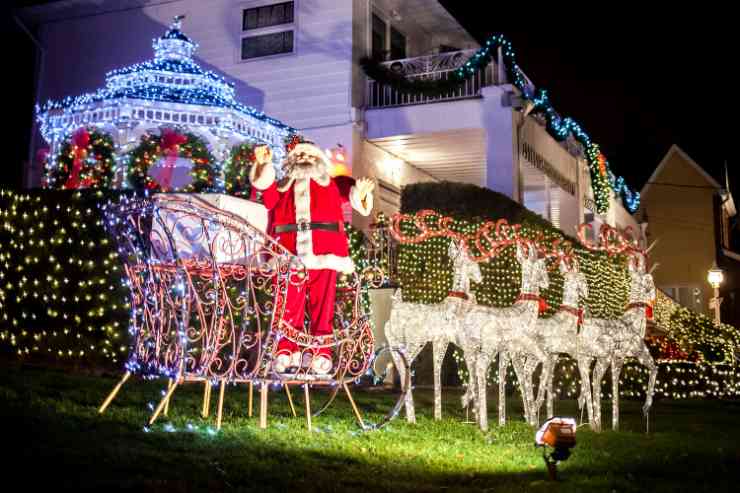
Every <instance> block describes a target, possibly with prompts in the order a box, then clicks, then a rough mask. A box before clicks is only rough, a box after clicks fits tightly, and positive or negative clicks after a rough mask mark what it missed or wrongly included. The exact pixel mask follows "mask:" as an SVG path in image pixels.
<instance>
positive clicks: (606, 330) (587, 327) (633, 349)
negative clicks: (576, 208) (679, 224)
mask: <svg viewBox="0 0 740 493" xmlns="http://www.w3.org/2000/svg"><path fill="white" fill-rule="evenodd" d="M584 226H585V225H583V226H581V228H579V238H580V240H581V243H582V244H583V245H584V246H586V247H587V248H589V249H591V250H598V251H603V252H607V253H608V254H610V255H615V254H625V253H626V254H628V255H629V257H628V259H629V263H628V270H629V275H630V290H629V299H628V303H627V306H626V308H625V310H624V314H623V315H622V316H621V317H619V318H615V319H603V318H595V317H586V318H585V319H584V321H583V327H582V328H581V330H580V332H579V333H578V347H577V350H576V358H577V360H578V366H579V368H580V369H581V378H582V381H581V389H582V396H583V398H585V400H586V406H587V409H588V413H589V417H590V420H591V427H592V428H593V429H594V430H596V431H600V430H601V380H602V378H603V376H604V372H605V371H606V368H608V367H609V366H611V369H612V388H613V390H612V427H613V428H614V429H615V430H616V429H618V428H619V377H620V374H621V372H622V366H623V364H624V360H625V359H626V358H628V357H632V358H636V359H637V360H638V361H639V362H640V364H642V365H643V366H645V367H647V368H648V369H649V371H650V375H649V378H648V386H647V392H646V396H645V405H644V406H643V413H644V414H645V415H646V416H647V413H648V411H649V410H650V406H651V405H652V402H653V392H654V389H655V380H656V377H657V375H658V367H657V365H656V364H655V361H654V360H653V357H652V356H651V355H650V350H649V349H648V347H647V344H646V343H645V331H646V327H647V315H648V313H649V312H651V311H652V305H653V301H654V299H655V285H654V284H653V276H652V275H651V274H650V273H648V272H645V263H646V261H647V260H646V259H647V252H646V251H645V250H641V249H640V248H638V247H637V246H636V244H635V243H634V241H633V240H632V238H631V237H630V236H629V235H628V234H620V233H619V232H618V231H616V230H615V229H613V228H610V227H609V226H608V225H602V227H601V231H600V234H599V238H600V244H599V245H593V244H590V243H589V242H588V241H587V240H586V239H585V235H584V234H583V231H584ZM593 360H596V365H595V367H594V370H593V376H592V381H591V382H589V381H588V380H587V379H588V375H587V373H586V372H587V371H588V369H589V368H590V367H591V362H592V361H593ZM584 370H586V372H584ZM589 383H591V385H589ZM591 387H593V389H591Z"/></svg>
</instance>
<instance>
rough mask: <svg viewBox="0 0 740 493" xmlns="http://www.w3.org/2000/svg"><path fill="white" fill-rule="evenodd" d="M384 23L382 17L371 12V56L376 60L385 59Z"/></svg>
mask: <svg viewBox="0 0 740 493" xmlns="http://www.w3.org/2000/svg"><path fill="white" fill-rule="evenodd" d="M385 30H386V24H385V21H384V20H383V19H381V18H380V17H378V16H377V15H376V14H373V40H372V41H373V46H372V50H373V58H375V59H376V60H385V54H386V47H385V41H386V35H385Z"/></svg>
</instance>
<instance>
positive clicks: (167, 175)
mask: <svg viewBox="0 0 740 493" xmlns="http://www.w3.org/2000/svg"><path fill="white" fill-rule="evenodd" d="M187 141H188V138H187V137H185V136H184V135H182V134H180V133H177V132H176V131H174V130H171V129H169V128H165V129H164V130H162V137H161V139H160V145H161V147H162V151H163V152H164V155H165V160H164V169H163V170H162V174H161V178H160V180H159V183H160V185H161V186H162V190H168V189H169V188H170V182H171V181H172V173H173V171H174V170H175V162H176V161H177V156H178V155H179V154H180V144H184V143H185V142H187Z"/></svg>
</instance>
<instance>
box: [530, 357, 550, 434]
mask: <svg viewBox="0 0 740 493" xmlns="http://www.w3.org/2000/svg"><path fill="white" fill-rule="evenodd" d="M530 359H531V370H530V372H531V373H530V375H532V376H534V371H535V369H536V368H537V365H538V364H539V363H542V373H541V374H540V381H539V387H538V388H537V398H536V400H534V408H533V409H532V411H533V413H532V417H533V418H534V421H533V422H532V425H533V426H537V424H538V423H539V415H540V409H541V408H542V403H543V402H544V401H545V391H546V390H548V385H550V384H551V383H552V380H551V379H550V371H551V368H550V364H549V362H550V358H549V356H548V355H547V354H545V352H544V351H542V350H541V349H539V348H536V352H535V355H534V358H533V357H530ZM532 386H533V387H534V383H532ZM549 390H550V391H552V389H549Z"/></svg>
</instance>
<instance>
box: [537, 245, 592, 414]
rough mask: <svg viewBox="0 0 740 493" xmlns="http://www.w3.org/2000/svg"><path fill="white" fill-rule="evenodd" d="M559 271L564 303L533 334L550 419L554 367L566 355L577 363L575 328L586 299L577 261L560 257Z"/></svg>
mask: <svg viewBox="0 0 740 493" xmlns="http://www.w3.org/2000/svg"><path fill="white" fill-rule="evenodd" d="M559 268H560V273H561V274H562V276H563V300H562V303H561V304H560V308H559V309H558V311H557V312H555V314H554V315H553V316H551V317H548V318H539V319H537V323H536V324H535V333H536V334H537V339H538V341H539V344H540V347H542V348H543V349H544V351H545V353H547V362H546V367H547V370H544V369H543V372H544V373H546V374H547V376H548V378H547V380H546V381H544V382H543V383H540V385H543V384H544V385H545V386H546V390H547V416H548V417H551V416H553V413H554V409H553V408H554V406H553V390H552V387H553V377H554V371H555V365H556V363H557V360H558V356H559V355H561V354H567V355H568V356H570V357H571V358H573V359H575V360H577V354H578V340H577V338H578V326H579V325H580V323H581V322H582V318H583V309H582V308H581V306H582V305H581V303H582V302H583V301H585V300H586V298H587V297H588V284H587V282H586V276H585V275H583V273H581V272H579V269H578V261H577V260H576V258H575V257H573V256H567V257H566V256H564V257H561V259H560V262H559ZM537 410H539V407H538V408H537Z"/></svg>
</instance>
